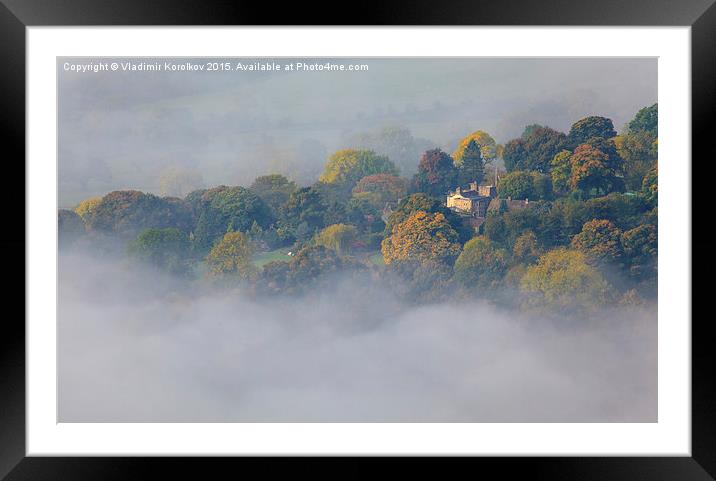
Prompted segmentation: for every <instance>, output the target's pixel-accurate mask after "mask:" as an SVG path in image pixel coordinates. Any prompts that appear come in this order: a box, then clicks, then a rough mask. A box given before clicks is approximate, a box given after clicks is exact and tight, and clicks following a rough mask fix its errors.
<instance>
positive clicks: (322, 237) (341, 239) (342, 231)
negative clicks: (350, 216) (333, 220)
mask: <svg viewBox="0 0 716 481" xmlns="http://www.w3.org/2000/svg"><path fill="white" fill-rule="evenodd" d="M356 234H357V230H356V228H355V226H352V225H346V224H333V225H329V226H328V227H326V228H325V229H323V230H322V231H321V232H319V233H318V234H316V238H315V241H316V245H321V246H323V247H327V248H328V249H333V250H334V251H336V253H338V254H339V255H343V254H346V253H348V251H349V250H350V247H351V243H352V242H353V241H354V240H355V238H356Z"/></svg>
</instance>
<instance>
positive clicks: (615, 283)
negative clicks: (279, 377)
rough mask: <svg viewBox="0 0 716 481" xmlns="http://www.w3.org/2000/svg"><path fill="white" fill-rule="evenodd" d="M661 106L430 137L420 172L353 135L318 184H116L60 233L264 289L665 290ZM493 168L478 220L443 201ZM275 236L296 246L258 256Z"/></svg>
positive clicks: (594, 300) (570, 305) (538, 303)
mask: <svg viewBox="0 0 716 481" xmlns="http://www.w3.org/2000/svg"><path fill="white" fill-rule="evenodd" d="M657 117H658V112H657V105H656V104H655V105H653V106H651V107H646V108H644V109H642V110H640V111H639V112H638V113H637V114H636V115H635V117H634V118H633V119H632V120H631V122H629V123H628V125H627V126H626V127H625V129H624V131H623V132H621V133H620V134H619V135H618V134H617V132H616V131H615V129H614V126H613V124H612V121H611V120H609V119H607V118H604V117H596V116H591V117H586V118H584V119H581V120H579V121H577V122H575V123H574V124H573V125H572V127H571V129H570V131H569V132H568V133H562V132H558V131H556V130H554V129H551V128H550V127H547V126H541V125H530V126H527V127H526V128H525V130H524V133H523V134H522V135H521V136H520V137H519V138H517V139H513V140H510V141H509V142H507V143H505V144H504V145H498V144H497V143H496V142H495V141H494V139H493V138H492V137H491V136H490V135H489V134H488V133H486V132H484V131H476V132H473V133H471V134H470V135H468V136H466V137H465V138H464V139H463V140H462V141H461V142H460V144H459V145H458V148H457V150H456V151H455V152H453V153H452V155H450V154H448V153H446V152H444V151H442V150H441V149H439V148H435V149H430V150H427V151H425V152H424V153H423V154H422V155H421V157H420V159H416V161H417V164H418V165H417V173H415V174H414V175H412V176H411V177H410V178H404V177H401V176H400V170H399V168H398V167H397V166H396V165H395V164H394V163H393V162H392V161H391V160H390V159H389V158H388V157H387V156H384V155H379V154H377V153H376V152H374V151H372V150H360V149H346V150H340V151H338V152H335V153H334V154H333V155H331V156H330V157H329V158H328V160H327V162H326V164H325V168H324V171H323V173H322V175H321V176H320V178H319V179H318V181H317V182H315V183H314V184H313V185H311V186H309V187H299V186H298V185H297V184H296V183H295V182H293V181H291V180H289V179H288V178H286V177H285V176H282V175H278V174H272V175H265V176H261V177H258V178H257V179H255V181H254V182H253V183H252V184H251V185H250V186H248V187H240V186H219V187H215V188H211V189H200V190H196V191H193V192H191V193H189V194H188V195H186V196H185V197H184V198H177V197H158V196H155V195H153V194H148V193H142V192H138V191H115V192H110V193H109V194H107V195H105V196H103V197H98V198H93V199H88V200H85V201H83V202H81V203H80V204H79V205H78V206H77V207H76V208H75V209H74V210H60V211H59V214H58V215H59V241H60V247H61V248H64V247H66V246H68V245H73V248H75V249H85V250H98V249H99V250H112V249H114V250H116V249H121V250H123V251H125V252H127V253H128V254H129V256H130V257H131V258H132V259H135V260H138V261H140V262H143V263H147V264H151V265H153V266H155V267H157V268H159V269H161V270H164V271H166V272H168V273H171V274H173V275H177V276H182V277H187V278H200V279H211V280H213V281H214V282H220V283H224V284H230V285H236V284H240V285H242V286H244V288H245V289H249V290H253V291H254V292H256V293H257V294H264V295H278V294H293V293H306V292H310V291H312V290H314V289H320V288H321V286H322V285H323V284H326V283H329V282H330V281H331V279H333V278H334V276H336V275H339V274H340V275H342V276H345V275H350V276H356V278H357V279H360V280H361V281H364V282H376V281H386V284H387V285H390V286H392V287H393V288H395V289H396V290H398V291H399V293H400V294H401V295H402V296H404V297H406V298H408V299H411V300H413V301H421V302H430V301H438V300H447V299H458V298H462V299H470V298H485V299H490V300H492V301H494V302H498V303H502V304H508V305H519V306H521V307H523V308H525V309H540V310H544V309H558V310H561V311H565V310H569V309H578V310H583V309H590V308H596V307H599V306H602V305H605V304H613V303H618V302H621V303H625V304H638V303H641V302H644V300H645V299H648V298H651V297H654V296H655V295H656V278H657V196H658V183H657V153H658V148H657V147H658V120H657ZM498 159H502V160H503V161H504V166H505V169H504V170H503V169H500V168H498V166H497V162H498ZM495 176H497V177H498V178H499V181H498V183H497V193H498V198H497V199H496V200H493V202H492V203H491V204H490V209H489V211H488V213H487V216H486V218H485V219H484V222H483V223H482V224H481V225H479V227H478V228H477V229H476V228H475V227H474V225H475V224H473V223H470V222H467V221H466V220H467V219H466V218H465V216H462V215H459V213H456V212H453V211H451V210H450V209H448V208H447V207H445V196H446V194H447V193H448V192H449V191H452V190H454V189H455V187H457V186H461V185H462V186H465V185H466V184H467V183H469V182H473V181H477V182H479V183H491V182H490V181H491V180H492V179H493V178H494V177H495ZM516 200H520V202H515V201H516ZM277 249H283V251H285V252H291V253H292V254H293V256H292V257H290V258H287V259H286V260H275V261H272V262H268V263H266V264H265V265H262V266H259V265H258V264H257V263H256V262H255V255H256V253H257V252H267V251H274V250H277Z"/></svg>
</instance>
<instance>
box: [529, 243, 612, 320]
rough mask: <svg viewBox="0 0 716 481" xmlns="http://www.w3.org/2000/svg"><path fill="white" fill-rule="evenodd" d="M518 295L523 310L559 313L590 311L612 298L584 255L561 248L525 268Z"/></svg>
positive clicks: (544, 255) (601, 278) (594, 268)
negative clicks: (521, 300) (521, 295)
mask: <svg viewBox="0 0 716 481" xmlns="http://www.w3.org/2000/svg"><path fill="white" fill-rule="evenodd" d="M520 291H521V292H522V294H523V302H522V305H523V307H524V308H526V309H529V310H538V311H555V312H560V313H569V312H574V311H577V312H579V311H583V310H594V309H597V308H600V307H602V306H604V305H605V304H606V303H607V302H608V301H609V300H610V299H611V296H612V292H611V287H610V286H609V284H608V283H607V282H606V281H605V280H604V278H603V277H602V275H601V273H600V272H599V270H597V268H596V267H593V266H591V265H589V264H588V263H587V259H586V257H585V255H584V254H583V253H582V252H579V251H575V250H570V249H566V248H564V247H560V248H557V249H554V250H551V251H549V252H547V253H546V254H543V255H542V256H541V257H540V258H539V260H538V261H537V264H535V265H533V266H529V267H528V268H527V272H526V273H525V275H524V276H523V277H522V280H521V281H520Z"/></svg>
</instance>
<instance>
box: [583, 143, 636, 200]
mask: <svg viewBox="0 0 716 481" xmlns="http://www.w3.org/2000/svg"><path fill="white" fill-rule="evenodd" d="M570 164H571V166H572V169H571V171H572V174H571V178H570V186H571V187H572V189H580V190H582V191H584V192H587V193H589V192H591V191H592V190H594V192H595V193H596V195H604V194H607V193H609V192H612V191H615V190H620V188H621V187H622V185H623V182H622V179H621V178H619V177H618V175H617V171H616V170H615V169H614V168H613V166H612V164H613V162H612V160H611V159H610V157H609V155H608V154H607V153H605V152H603V151H601V150H599V149H597V148H595V147H593V146H591V145H589V144H582V145H580V146H578V147H577V148H576V149H575V150H574V153H573V154H572V156H571V157H570Z"/></svg>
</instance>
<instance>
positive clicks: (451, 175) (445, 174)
mask: <svg viewBox="0 0 716 481" xmlns="http://www.w3.org/2000/svg"><path fill="white" fill-rule="evenodd" d="M457 181H458V170H457V168H456V167H455V165H454V163H453V159H452V157H450V156H449V155H448V154H446V153H445V152H443V151H442V150H441V149H433V150H428V151H426V152H425V153H423V156H422V158H421V159H420V164H418V173H417V174H415V176H414V177H413V190H414V191H415V192H425V193H426V194H428V195H433V196H443V195H445V194H446V193H447V192H448V191H449V190H450V189H453V188H454V187H455V186H456V185H457Z"/></svg>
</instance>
